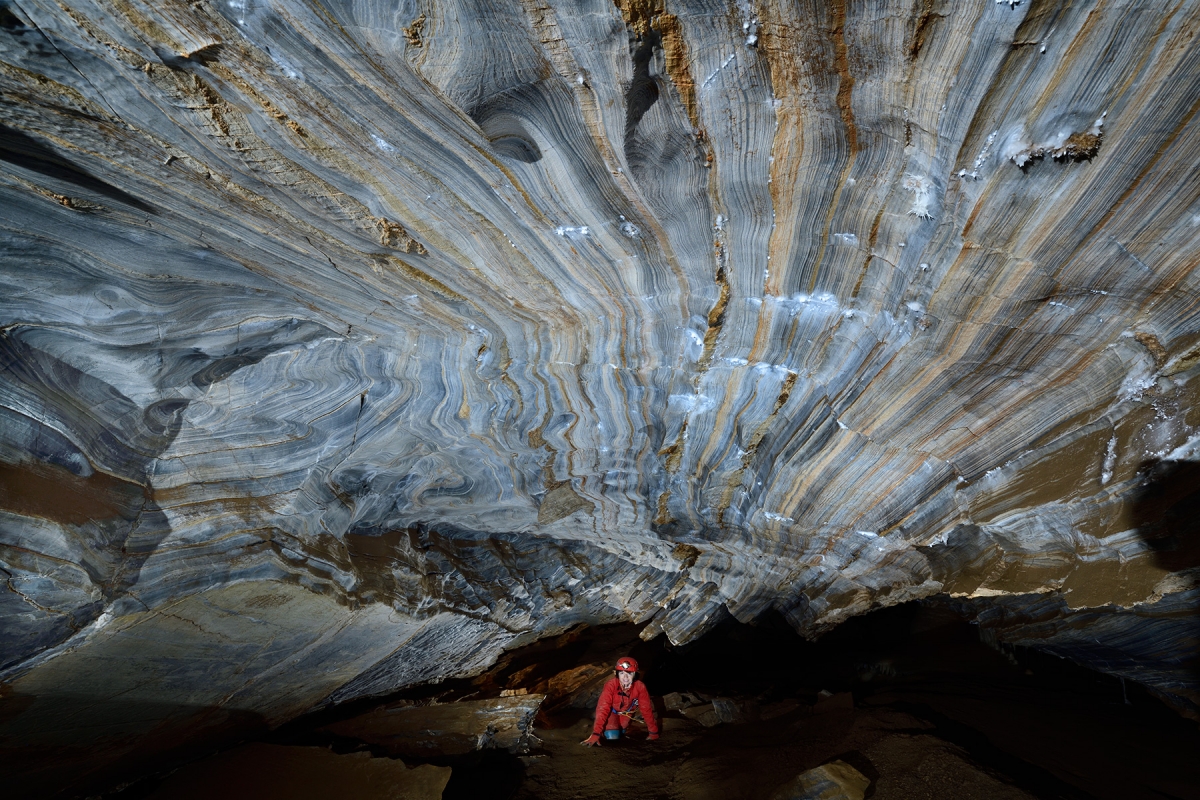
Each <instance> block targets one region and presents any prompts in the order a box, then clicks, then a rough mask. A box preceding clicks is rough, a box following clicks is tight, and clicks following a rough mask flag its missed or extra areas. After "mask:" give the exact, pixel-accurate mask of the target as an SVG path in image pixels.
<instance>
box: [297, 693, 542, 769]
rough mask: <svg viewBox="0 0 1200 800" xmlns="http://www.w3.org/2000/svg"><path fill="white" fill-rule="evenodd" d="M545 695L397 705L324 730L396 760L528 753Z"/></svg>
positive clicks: (334, 724)
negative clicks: (377, 748) (496, 752)
mask: <svg viewBox="0 0 1200 800" xmlns="http://www.w3.org/2000/svg"><path fill="white" fill-rule="evenodd" d="M544 698H545V695H541V694H525V695H517V696H514V697H497V698H493V699H490V700H461V701H458V702H454V703H434V704H429V705H411V704H408V703H405V704H400V703H394V704H391V705H387V706H382V707H380V708H377V709H374V710H373V711H370V712H368V713H366V714H362V715H361V716H357V717H353V718H351V719H348V720H343V721H342V722H335V723H333V724H331V725H326V726H325V727H324V728H322V729H321V730H324V731H327V732H329V733H332V734H335V735H337V736H344V737H347V738H351V739H357V740H359V741H362V742H368V743H370V744H375V745H379V746H381V747H383V748H385V749H386V750H387V751H388V753H390V754H392V755H397V756H409V757H418V758H432V757H436V756H452V755H462V754H463V753H469V752H471V751H472V750H483V749H487V748H502V749H505V750H510V751H512V752H518V753H527V752H529V750H531V749H533V748H535V747H536V746H537V744H538V740H537V738H536V737H535V736H533V735H532V731H533V717H534V715H535V714H536V713H537V710H538V708H539V707H540V706H541V704H542V700H543V699H544Z"/></svg>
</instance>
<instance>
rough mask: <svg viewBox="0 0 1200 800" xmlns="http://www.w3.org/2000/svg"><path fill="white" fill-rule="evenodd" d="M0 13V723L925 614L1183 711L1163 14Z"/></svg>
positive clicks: (237, 4)
mask: <svg viewBox="0 0 1200 800" xmlns="http://www.w3.org/2000/svg"><path fill="white" fill-rule="evenodd" d="M0 27H2V28H3V30H2V31H0V103H2V104H3V105H2V109H3V111H2V118H0V242H2V243H0V311H2V315H0V326H2V328H0V360H2V361H3V370H2V371H0V562H2V563H0V567H2V569H3V572H4V574H3V576H2V577H3V578H4V582H5V583H4V587H3V591H2V592H0V630H2V631H3V642H4V644H3V651H2V652H0V656H2V658H0V662H2V663H0V666H2V667H3V680H4V681H5V682H6V686H7V688H6V690H5V691H6V692H9V693H11V694H13V695H22V696H26V697H27V698H33V699H32V700H31V702H33V704H34V707H35V708H38V709H39V710H40V712H41V713H40V714H39V715H38V717H37V719H38V722H37V723H36V724H35V723H31V722H30V721H29V718H28V715H22V716H24V717H25V719H24V721H22V716H18V717H17V718H16V719H12V720H8V721H6V722H3V723H0V734H4V735H14V734H13V731H15V730H18V729H19V730H20V731H21V735H22V736H25V737H27V740H28V741H32V742H38V741H43V742H51V743H53V742H58V741H59V739H62V738H63V737H68V736H69V734H68V733H64V731H66V730H68V729H70V728H71V726H72V725H77V726H80V729H82V728H83V727H85V726H86V724H90V723H88V722H87V721H88V720H89V719H101V718H103V719H109V718H112V717H113V715H114V713H115V712H114V711H113V709H114V708H115V707H117V705H118V704H119V705H120V708H121V713H120V714H119V715H117V716H119V717H120V725H121V726H124V727H121V731H123V735H125V736H126V738H130V737H133V738H136V736H137V735H139V734H137V732H138V731H143V730H145V729H148V727H150V723H149V722H147V720H161V719H162V714H161V713H160V712H161V711H162V709H164V708H169V709H171V714H173V715H174V716H173V717H172V718H174V719H176V720H178V721H180V725H181V726H183V724H184V723H183V722H182V721H184V720H191V722H188V725H190V726H191V727H190V730H193V731H194V730H195V729H197V727H203V725H201V724H200V723H197V722H196V721H195V720H196V719H200V717H197V716H196V715H197V714H199V715H201V717H203V714H207V713H209V711H210V710H211V709H213V708H220V709H223V710H224V711H225V712H226V713H227V715H234V716H236V715H238V714H244V715H253V716H254V717H255V718H256V719H258V718H261V719H263V720H265V721H266V722H267V723H268V724H275V723H277V722H279V721H281V720H283V719H286V718H288V717H290V716H294V715H295V714H297V713H300V712H302V711H304V710H306V709H310V708H313V707H314V706H319V705H321V704H328V703H331V702H338V701H342V700H349V699H354V698H357V697H362V696H366V695H375V694H384V693H387V692H389V691H392V690H394V689H397V688H399V687H403V686H409V685H413V684H416V683H421V682H427V681H433V680H441V679H443V678H445V677H449V676H454V675H467V674H471V673H472V672H473V671H475V672H477V671H478V670H480V669H483V668H484V667H486V665H487V664H489V663H491V661H493V660H494V659H495V658H496V656H497V655H498V654H499V653H501V652H502V651H504V650H505V649H506V648H512V647H515V646H518V645H520V644H523V643H527V642H531V641H534V640H536V639H538V638H540V637H542V636H545V635H549V634H551V633H555V632H559V631H562V630H564V629H566V628H568V627H570V626H572V625H576V624H578V623H581V622H586V623H591V624H597V623H606V622H619V621H626V622H634V623H638V624H644V625H645V627H644V629H643V634H642V635H643V636H644V637H646V638H650V637H654V636H659V635H665V636H666V637H668V638H669V640H670V641H672V642H675V643H684V642H688V641H690V640H694V639H695V638H696V637H698V636H700V635H702V634H703V633H704V632H705V631H706V630H708V629H710V628H711V626H713V625H715V624H717V623H719V622H720V621H721V620H723V619H727V618H729V617H730V616H732V617H734V618H736V619H739V620H742V621H752V620H754V619H756V618H759V617H760V616H761V615H763V614H766V613H778V614H780V615H782V616H783V617H785V618H786V619H787V620H788V621H789V622H790V623H791V624H792V625H793V626H794V627H795V629H796V630H797V631H799V632H800V633H802V634H804V635H808V636H815V635H819V634H820V633H821V632H823V631H826V630H828V629H830V628H831V627H833V626H835V625H837V624H838V623H839V622H840V621H842V620H844V619H846V618H848V617H850V616H853V615H856V614H861V613H864V612H866V611H869V610H870V609H872V608H877V607H881V606H885V605H892V604H896V603H900V602H904V601H907V600H912V599H918V598H924V597H930V596H933V595H940V596H948V597H951V598H954V599H955V601H956V602H961V603H963V604H964V607H969V613H973V614H978V615H979V619H980V620H982V621H984V622H986V621H987V620H994V621H997V624H1002V625H1004V626H1007V627H1006V628H1005V630H1006V631H1007V635H1008V636H1009V638H1010V640H1012V641H1020V642H1026V643H1035V644H1038V645H1039V646H1042V647H1045V648H1047V649H1050V650H1051V651H1054V652H1060V653H1062V654H1064V655H1069V656H1071V657H1074V658H1077V659H1078V660H1080V661H1082V662H1083V663H1088V664H1089V665H1091V666H1097V667H1098V668H1104V669H1108V670H1109V671H1111V672H1114V673H1115V674H1120V675H1122V676H1125V677H1132V678H1136V679H1138V680H1142V681H1144V682H1146V683H1147V684H1148V685H1151V686H1156V687H1158V688H1159V689H1160V690H1161V691H1163V692H1165V693H1168V694H1172V693H1173V694H1174V696H1175V697H1176V699H1177V700H1179V702H1181V703H1184V704H1185V705H1186V704H1188V703H1194V701H1195V699H1196V697H1197V695H1196V693H1195V689H1196V683H1197V680H1198V679H1197V678H1196V676H1195V675H1192V676H1191V678H1190V679H1189V678H1188V675H1187V674H1185V673H1183V672H1180V671H1179V669H1178V664H1179V659H1178V654H1179V649H1180V647H1181V646H1182V645H1181V642H1183V641H1184V640H1185V639H1186V636H1189V635H1190V636H1194V633H1191V634H1188V633H1187V630H1190V629H1185V628H1181V627H1180V625H1185V624H1188V620H1190V619H1191V617H1190V616H1188V615H1189V614H1190V613H1191V612H1192V611H1194V609H1195V606H1196V604H1197V594H1198V593H1197V590H1196V585H1197V584H1196V580H1195V570H1194V568H1195V566H1196V564H1197V561H1196V560H1195V559H1192V558H1190V557H1188V553H1189V552H1190V551H1187V548H1186V546H1185V545H1186V543H1183V544H1180V543H1178V542H1177V543H1175V544H1178V545H1179V546H1177V547H1176V546H1174V545H1173V549H1172V548H1167V550H1164V549H1163V548H1161V547H1156V546H1155V542H1156V541H1158V540H1156V539H1155V538H1154V537H1153V536H1151V535H1149V534H1147V531H1148V530H1150V529H1152V528H1154V526H1155V525H1158V524H1159V523H1160V522H1162V520H1163V519H1165V518H1167V517H1170V513H1171V509H1172V508H1174V506H1172V505H1171V502H1172V497H1166V499H1163V498H1162V497H1159V498H1158V499H1157V500H1155V499H1154V498H1151V499H1150V500H1149V501H1148V500H1147V499H1146V497H1145V491H1143V489H1144V488H1145V486H1146V485H1147V483H1148V481H1150V478H1148V477H1147V476H1153V475H1154V474H1157V473H1155V470H1158V471H1159V472H1162V471H1163V470H1164V469H1166V468H1165V467H1163V466H1162V465H1163V464H1167V465H1168V466H1170V465H1180V464H1182V465H1187V464H1188V463H1190V462H1193V461H1196V460H1198V459H1200V437H1198V436H1197V431H1198V430H1200V403H1197V402H1196V400H1197V394H1198V393H1200V302H1198V298H1200V171H1197V169H1196V164H1197V162H1198V160H1200V132H1198V131H1200V128H1198V126H1197V118H1196V112H1197V110H1198V108H1200V46H1197V43H1196V38H1195V37H1196V33H1197V31H1198V30H1200V3H1197V2H1193V1H1192V0H1184V2H1179V3H1169V4H1168V3H1149V4H1147V3H1136V2H1126V1H1124V0H1111V1H1110V0H1094V1H1090V2H1081V3H1072V4H1060V3H1057V2H1026V1H1021V2H1017V1H1016V0H1012V1H1011V2H1010V0H1004V2H999V0H972V1H971V2H950V0H911V1H908V2H898V1H895V0H894V1H892V2H888V1H887V0H871V1H870V2H855V3H843V2H833V3H826V2H816V1H815V0H814V1H813V2H795V3H777V2H773V0H768V1H767V2H761V3H752V2H748V0H738V2H736V3H715V2H700V1H693V0H688V2H677V0H665V1H664V0H616V3H615V4H614V3H613V2H612V1H611V0H563V1H561V2H560V1H559V0H555V2H553V3H550V2H546V0H494V1H492V0H471V1H470V2H466V1H463V0H438V2H433V1H432V0H400V2H394V1H393V0H388V1H387V2H385V1H384V0H230V1H229V2H212V1H210V0H200V1H199V2H184V0H156V1H155V2H147V1H144V0H19V2H5V3H0ZM1160 462H1161V463H1160ZM1168 471H1169V470H1168ZM1172 474H1174V473H1172ZM1194 478H1195V473H1192V472H1187V471H1186V470H1185V475H1184V477H1183V478H1181V479H1180V478H1176V479H1175V483H1174V484H1171V483H1166V484H1159V485H1165V486H1167V490H1166V491H1167V494H1168V495H1170V494H1171V492H1175V494H1182V495H1186V494H1187V493H1188V492H1189V491H1191V489H1189V488H1188V487H1189V486H1192V487H1194V486H1196V485H1200V483H1190V484H1189V483H1188V481H1189V480H1193V479H1194ZM1181 480H1182V481H1183V483H1180V481H1181ZM1181 486H1182V487H1183V488H1182V489H1181V488H1179V487H1181ZM1160 494H1161V493H1160ZM1164 509H1165V510H1164ZM1164 515H1165V516H1164ZM1160 527H1161V525H1160ZM1160 533H1161V531H1160ZM1166 534H1170V531H1167V532H1166ZM1166 534H1164V535H1166ZM1168 538H1169V536H1168ZM1168 550H1169V552H1167V551H1168ZM1164 553H1166V555H1164ZM1180 553H1182V555H1180ZM1172 554H1174V555H1172ZM1180 620H1183V622H1180ZM1181 637H1182V638H1181ZM1093 639H1094V640H1095V643H1094V644H1093V643H1092V642H1091V640H1093ZM1085 645H1086V646H1085ZM1089 648H1090V649H1089ZM1173 659H1174V660H1173ZM1189 680H1191V683H1190V684H1189V683H1188V681H1189ZM1189 697H1190V698H1191V700H1188V699H1187V698H1189ZM79 698H85V699H86V702H85V703H84V708H85V709H88V710H87V711H86V713H85V712H81V711H80V706H79ZM1181 698H1182V699H1181ZM1193 707H1194V706H1193ZM134 709H140V710H134ZM89 714H90V715H91V716H90V717H89V716H88V715H89ZM139 715H140V716H139ZM156 715H157V716H156ZM189 715H190V716H189ZM210 717H211V714H210V716H209V717H203V719H205V720H209V722H211V718H210ZM139 721H140V722H139ZM156 724H158V723H156ZM204 724H208V722H205V723H204ZM213 724H216V723H213ZM222 724H224V723H222ZM139 725H141V727H139ZM5 726H7V728H5ZM39 726H40V727H39ZM159 730H160V732H161V730H162V729H161V727H160V728H159ZM38 736H41V737H43V739H38ZM55 737H58V738H55ZM168 738H169V737H164V738H163V742H165V741H166V739H168ZM123 741H124V740H123ZM163 746H165V744H164V745H163Z"/></svg>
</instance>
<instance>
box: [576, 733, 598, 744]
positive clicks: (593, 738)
mask: <svg viewBox="0 0 1200 800" xmlns="http://www.w3.org/2000/svg"><path fill="white" fill-rule="evenodd" d="M580 744H581V745H583V746H584V747H599V746H600V734H598V733H593V734H592V735H591V736H589V737H588V738H586V739H584V740H583V741H582V742H580Z"/></svg>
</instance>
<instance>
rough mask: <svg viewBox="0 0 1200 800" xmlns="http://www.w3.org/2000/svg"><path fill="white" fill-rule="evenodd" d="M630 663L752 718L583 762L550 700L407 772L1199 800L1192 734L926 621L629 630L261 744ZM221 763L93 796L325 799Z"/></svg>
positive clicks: (769, 788) (1125, 698)
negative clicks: (530, 718) (803, 629)
mask: <svg viewBox="0 0 1200 800" xmlns="http://www.w3.org/2000/svg"><path fill="white" fill-rule="evenodd" d="M660 638H661V637H660ZM623 653H628V654H632V655H633V656H635V657H636V658H638V659H639V661H640V662H641V663H642V665H643V673H642V676H641V677H643V679H644V680H645V681H646V683H647V686H648V687H649V689H650V692H651V694H652V695H654V696H656V698H661V697H662V696H663V695H666V694H668V693H671V692H691V693H700V694H703V695H707V696H716V697H730V698H734V699H736V700H738V701H739V702H742V703H746V704H749V707H750V708H751V709H752V710H753V713H752V714H751V715H750V716H751V717H757V719H756V720H754V721H748V722H742V723H734V724H721V725H717V726H715V727H704V726H703V725H701V724H699V723H698V722H696V721H693V720H692V719H688V718H685V717H684V716H683V715H682V714H680V713H679V712H678V711H671V710H665V711H664V709H663V708H662V707H661V701H660V700H656V702H659V703H660V707H659V709H658V711H659V716H660V719H661V720H662V727H663V736H662V738H661V739H660V740H659V741H657V742H648V741H646V740H645V729H644V728H642V727H640V726H636V725H635V726H633V728H632V729H631V730H632V731H633V733H632V735H631V736H629V737H628V738H626V739H622V740H620V741H618V742H615V743H609V742H606V743H605V745H604V746H602V747H599V748H585V747H581V746H580V741H581V740H582V739H584V738H585V737H586V736H587V735H588V733H589V732H590V726H591V720H590V717H591V714H590V711H589V710H588V709H587V708H586V707H580V706H585V705H586V701H588V700H589V699H590V698H588V697H586V696H584V695H583V694H580V695H578V696H576V697H575V698H573V702H572V699H571V698H559V699H558V700H557V701H555V700H554V698H550V699H548V700H547V703H546V705H544V706H543V711H542V712H541V713H539V715H538V718H537V720H536V723H535V728H534V733H535V735H536V737H537V738H538V739H540V740H541V745H540V747H536V748H535V749H533V750H532V751H531V752H529V753H528V754H524V755H520V754H513V753H508V752H505V751H502V750H485V751H480V752H476V753H471V754H468V755H465V756H447V757H441V758H432V759H426V760H423V761H420V760H414V759H405V762H406V763H407V764H408V765H409V766H414V765H417V764H421V763H429V764H435V765H438V766H449V767H451V768H452V772H451V775H450V780H449V783H448V784H446V786H445V789H444V791H443V793H442V795H441V796H442V797H443V798H444V799H445V800H452V799H453V798H500V799H503V800H528V799H532V798H538V800H560V799H561V800H568V799H570V800H585V799H586V798H606V799H607V798H612V797H614V796H628V797H640V798H648V799H649V798H769V797H771V795H772V793H773V792H774V791H775V790H776V789H777V788H778V787H779V786H781V785H783V784H786V783H787V782H789V781H790V780H791V779H792V778H794V777H795V776H796V775H798V774H799V773H801V772H804V771H805V770H808V769H811V768H813V767H816V766H818V765H820V764H823V763H827V762H829V761H832V760H835V759H840V760H841V761H843V762H846V763H848V764H850V765H852V766H853V767H855V768H856V769H857V770H858V771H859V772H861V773H862V774H863V775H865V776H866V777H867V778H869V779H870V781H871V784H870V786H869V787H868V789H867V790H866V797H868V798H877V799H879V800H884V799H890V798H895V799H896V800H924V799H928V800H941V799H942V798H946V799H947V800H949V799H950V798H953V799H954V800H970V799H971V798H980V799H981V800H983V799H987V800H992V799H993V798H996V799H998V800H1004V799H1006V798H1014V799H1015V798H1092V797H1096V798H1129V799H1134V798H1156V799H1160V798H1198V799H1200V727H1198V726H1197V723H1196V722H1194V721H1192V720H1188V719H1184V718H1182V717H1180V716H1179V715H1178V714H1177V713H1175V712H1174V711H1173V710H1171V709H1169V708H1167V707H1166V706H1165V705H1164V704H1163V703H1162V702H1161V701H1160V700H1158V699H1157V698H1156V697H1154V696H1152V695H1150V694H1149V693H1148V692H1146V691H1145V690H1143V689H1142V688H1141V687H1139V686H1138V685H1136V684H1134V683H1132V682H1126V683H1122V682H1121V681H1120V680H1118V679H1116V678H1112V677H1110V676H1106V675H1102V674H1099V673H1096V672H1093V671H1090V670H1087V669H1083V668H1081V667H1078V666H1076V665H1074V664H1072V663H1071V662H1069V661H1065V660H1062V659H1058V658H1055V657H1053V656H1049V655H1045V654H1041V653H1037V652H1034V651H1030V650H1026V649H1024V648H994V647H989V646H988V645H986V644H985V643H983V642H981V641H980V637H979V635H978V631H977V629H976V628H975V627H973V626H971V625H969V624H967V623H966V622H964V621H963V620H961V619H960V618H958V617H956V616H955V615H954V614H953V613H951V612H949V611H948V610H946V609H945V608H939V607H937V606H936V605H931V604H927V603H910V604H906V605H904V606H898V607H896V608H892V609H887V610H885V611H882V612H876V613H874V614H871V615H868V616H866V617H863V618H859V619H857V620H851V621H850V622H848V623H846V624H845V625H843V626H841V627H840V628H838V629H837V630H835V631H834V632H832V633H830V634H829V635H827V636H825V637H823V638H822V639H820V640H819V641H817V642H815V643H812V642H806V641H804V640H802V639H800V638H798V637H796V636H795V635H794V634H793V633H791V631H790V629H787V628H786V626H785V625H784V624H783V623H782V621H780V620H765V621H764V622H763V623H761V624H759V625H756V626H744V625H740V624H737V623H732V622H731V623H729V624H726V625H724V626H722V627H720V628H718V629H717V630H716V631H714V632H712V633H710V634H708V635H707V636H705V637H704V638H703V639H701V640H700V641H699V642H696V643H694V644H692V645H690V646H687V647H678V648H676V647H670V646H669V645H666V644H665V643H664V642H661V641H652V642H649V643H646V642H641V641H640V640H638V639H637V628H635V627H634V626H609V627H605V628H595V629H586V628H582V629H579V630H577V631H573V632H571V633H569V634H567V635H565V636H563V637H559V638H557V639H552V640H547V641H543V642H539V643H537V644H535V645H532V646H530V647H528V648H525V649H524V650H522V651H516V652H514V653H511V654H508V655H507V656H506V657H505V658H504V659H502V661H501V662H500V663H499V664H497V665H496V667H494V668H493V669H492V670H491V671H489V673H487V674H486V675H484V676H481V677H480V678H477V679H474V680H471V681H447V682H445V683H443V684H439V685H438V686H426V687H418V688H415V689H411V690H409V691H407V692H405V693H401V694H399V695H395V696H392V697H388V698H383V699H380V698H376V699H374V700H371V701H368V702H360V703H356V704H351V705H348V706H346V707H339V708H335V709H331V710H327V711H324V712H320V713H316V714H312V715H309V716H307V717H304V718H301V719H299V720H296V721H295V722H293V723H291V724H289V725H286V726H284V727H282V728H280V729H279V730H276V731H274V732H272V733H271V734H268V735H267V736H265V737H262V738H261V739H260V741H261V742H266V743H270V744H272V745H275V746H282V747H285V748H299V747H312V746H319V747H324V748H328V749H329V750H330V751H331V752H334V753H355V752H357V753H360V754H362V756H363V757H366V755H367V753H368V752H370V753H372V754H373V755H375V756H379V757H384V756H385V754H384V753H383V752H381V751H380V750H379V749H378V748H374V747H372V746H370V745H367V744H365V743H362V742H356V741H353V740H348V739H345V738H338V737H334V736H331V735H329V734H328V733H326V732H324V731H322V730H319V729H320V728H322V727H323V726H325V725H327V724H329V723H330V722H331V721H334V720H337V719H345V718H348V717H350V716H352V715H355V714H361V713H363V712H364V711H366V710H369V709H370V708H371V707H373V706H377V705H380V704H382V703H385V702H395V701H396V700H397V699H412V700H417V701H420V700H423V699H428V698H435V697H436V698H437V699H438V701H439V702H447V701H453V700H456V699H469V698H471V697H480V696H495V695H496V694H498V692H499V690H500V689H502V688H514V687H516V686H518V685H520V684H529V685H532V684H533V683H535V682H536V681H537V680H539V679H542V680H544V679H545V677H546V676H551V675H554V674H556V673H561V672H562V671H564V670H569V669H572V668H575V667H577V666H579V665H580V664H584V663H594V662H601V663H603V662H606V661H608V660H615V658H616V657H617V656H619V655H621V654H623ZM830 693H832V695H831V696H830ZM259 746H261V745H259ZM243 747H244V746H243ZM294 752H297V753H299V752H300V751H298V750H296V751H294ZM229 753H230V751H226V752H225V753H224V754H217V755H216V756H210V757H208V758H201V759H199V760H195V761H193V762H192V763H190V764H187V765H185V766H183V767H181V768H179V769H176V770H169V771H164V772H162V773H159V774H155V775H150V776H145V777H143V778H141V779H138V780H134V781H133V782H132V783H127V784H126V785H125V786H124V788H122V789H121V790H119V791H110V792H107V793H102V795H100V796H102V797H103V798H105V800H141V799H142V798H154V799H155V800H159V799H160V798H167V797H171V798H183V797H190V796H195V797H212V796H214V795H217V796H221V797H223V799H224V800H237V799H238V798H242V797H246V798H249V797H254V798H256V800H263V799H264V798H266V797H270V796H275V795H273V794H272V791H271V789H270V788H269V787H271V786H276V787H277V788H278V789H279V790H280V791H279V792H278V796H280V797H288V798H291V800H296V798H299V797H314V798H315V797H332V796H337V795H335V794H329V793H328V790H326V789H322V788H320V787H319V786H318V785H317V783H314V782H311V781H310V782H309V784H308V785H307V786H303V785H302V786H296V785H294V784H295V782H293V784H292V785H288V786H287V787H285V786H284V782H283V781H282V780H281V781H279V782H278V783H277V782H275V781H274V780H273V779H272V777H271V776H270V775H264V774H263V770H262V768H261V765H256V764H255V760H254V758H252V757H250V754H249V752H248V751H243V757H242V758H240V759H239V758H234V759H231V758H229ZM250 772H253V773H254V780H249V779H248V775H247V774H248V773H250ZM281 777H282V776H281ZM264 787H267V788H266V789H264ZM339 794H340V793H339ZM93 796H96V795H93ZM342 796H346V795H342ZM356 796H357V797H360V798H364V800H366V798H369V797H372V796H377V797H381V798H382V797H388V796H394V795H391V794H388V793H387V792H386V790H383V791H382V792H381V793H379V794H377V795H372V794H370V793H367V794H358V795H356ZM423 796H424V795H423ZM435 796H436V795H435Z"/></svg>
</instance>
